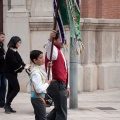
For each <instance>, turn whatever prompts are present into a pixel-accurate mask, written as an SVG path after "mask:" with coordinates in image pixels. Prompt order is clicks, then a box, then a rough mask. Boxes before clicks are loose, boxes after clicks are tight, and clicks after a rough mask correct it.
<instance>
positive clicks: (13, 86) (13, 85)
mask: <svg viewBox="0 0 120 120" xmlns="http://www.w3.org/2000/svg"><path fill="white" fill-rule="evenodd" d="M5 76H6V78H7V80H8V92H7V98H6V105H7V106H10V105H11V102H12V101H13V99H14V98H15V96H16V95H17V94H18V92H19V91H20V86H19V82H18V79H17V74H12V73H9V74H5Z"/></svg>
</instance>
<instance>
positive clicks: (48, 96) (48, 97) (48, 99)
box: [44, 93, 53, 107]
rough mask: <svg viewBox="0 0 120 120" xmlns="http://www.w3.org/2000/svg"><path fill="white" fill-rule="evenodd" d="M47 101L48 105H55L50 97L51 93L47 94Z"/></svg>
mask: <svg viewBox="0 0 120 120" xmlns="http://www.w3.org/2000/svg"><path fill="white" fill-rule="evenodd" d="M44 99H45V102H46V107H50V106H52V105H53V100H52V98H51V97H50V95H48V94H47V93H46V94H45V98H44Z"/></svg>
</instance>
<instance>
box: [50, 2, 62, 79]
mask: <svg viewBox="0 0 120 120" xmlns="http://www.w3.org/2000/svg"><path fill="white" fill-rule="evenodd" d="M56 2H57V8H56V11H55V15H54V25H53V30H56V26H57V15H58V10H59V7H60V0H56ZM53 43H54V38H52V45H51V50H50V62H51V61H52V53H53ZM49 78H50V66H49V67H48V80H49Z"/></svg>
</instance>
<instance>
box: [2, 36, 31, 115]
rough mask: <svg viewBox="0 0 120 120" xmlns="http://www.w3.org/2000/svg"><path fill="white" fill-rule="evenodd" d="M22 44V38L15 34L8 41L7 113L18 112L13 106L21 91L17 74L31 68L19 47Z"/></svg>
mask: <svg viewBox="0 0 120 120" xmlns="http://www.w3.org/2000/svg"><path fill="white" fill-rule="evenodd" d="M20 45H21V39H20V38H19V37H18V36H14V37H12V38H11V39H10V41H9V43H8V50H7V53H6V57H5V67H4V69H5V76H6V78H7V80H8V92H7V97H6V104H5V106H4V108H5V113H8V114H9V113H12V112H16V111H15V110H13V109H12V108H11V102H12V101H13V99H14V98H15V96H16V95H17V94H18V92H19V91H20V86H19V82H18V79H17V74H18V73H20V72H22V70H23V69H29V66H26V65H25V63H24V62H23V60H22V58H21V56H20V54H19V53H18V51H17V49H18V48H19V46H20Z"/></svg>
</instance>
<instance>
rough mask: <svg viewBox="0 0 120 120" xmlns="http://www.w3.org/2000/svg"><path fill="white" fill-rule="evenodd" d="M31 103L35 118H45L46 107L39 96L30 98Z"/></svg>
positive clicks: (39, 119)
mask: <svg viewBox="0 0 120 120" xmlns="http://www.w3.org/2000/svg"><path fill="white" fill-rule="evenodd" d="M31 103H32V106H33V108H34V113H35V120H47V119H46V107H45V105H44V103H43V101H42V100H41V99H40V98H31Z"/></svg>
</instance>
